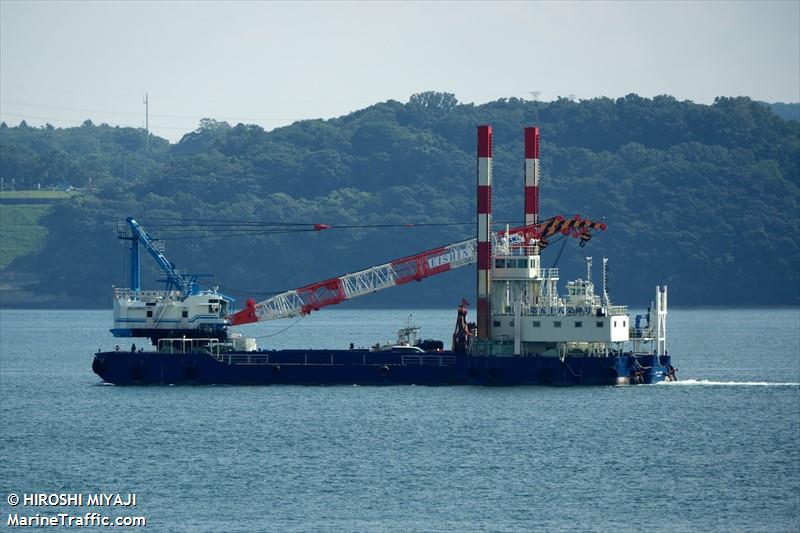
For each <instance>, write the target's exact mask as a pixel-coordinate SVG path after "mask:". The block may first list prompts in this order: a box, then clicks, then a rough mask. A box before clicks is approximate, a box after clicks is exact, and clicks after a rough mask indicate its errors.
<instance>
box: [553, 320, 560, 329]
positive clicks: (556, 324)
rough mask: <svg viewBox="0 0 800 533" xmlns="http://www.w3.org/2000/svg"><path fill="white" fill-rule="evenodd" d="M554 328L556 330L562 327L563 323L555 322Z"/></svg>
mask: <svg viewBox="0 0 800 533" xmlns="http://www.w3.org/2000/svg"><path fill="white" fill-rule="evenodd" d="M553 327H554V328H560V327H561V322H560V321H558V320H556V321H555V322H553Z"/></svg>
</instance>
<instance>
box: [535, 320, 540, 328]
mask: <svg viewBox="0 0 800 533" xmlns="http://www.w3.org/2000/svg"><path fill="white" fill-rule="evenodd" d="M533 327H535V328H540V327H542V323H541V322H539V321H538V320H534V321H533Z"/></svg>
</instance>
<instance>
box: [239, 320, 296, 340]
mask: <svg viewBox="0 0 800 533" xmlns="http://www.w3.org/2000/svg"><path fill="white" fill-rule="evenodd" d="M305 317H306V315H300V318H298V319H297V320H295V321H294V322H292V323H291V324H289V325H288V326H286V327H285V328H283V329H282V330H280V331H276V332H275V333H270V334H269V335H258V336H256V337H252V338H254V339H267V338H269V337H274V336H275V335H280V334H281V333H283V332H284V331H287V330H288V329H289V328H291V327H293V326H295V325H296V324H297V323H298V322H300V321H301V320H303V319H304V318H305Z"/></svg>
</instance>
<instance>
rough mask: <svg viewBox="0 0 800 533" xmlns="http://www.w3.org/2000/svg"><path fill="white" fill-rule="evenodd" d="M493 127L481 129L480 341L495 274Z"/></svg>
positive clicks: (487, 323) (484, 335) (487, 325)
mask: <svg viewBox="0 0 800 533" xmlns="http://www.w3.org/2000/svg"><path fill="white" fill-rule="evenodd" d="M491 233H492V127H491V126H478V338H479V339H488V338H489V334H490V326H491V316H490V313H489V301H490V298H491V283H492V280H491V272H492V240H491Z"/></svg>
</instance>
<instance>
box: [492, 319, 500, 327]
mask: <svg viewBox="0 0 800 533" xmlns="http://www.w3.org/2000/svg"><path fill="white" fill-rule="evenodd" d="M492 325H493V326H494V327H496V328H499V327H500V321H499V320H495V321H494V322H492Z"/></svg>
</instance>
